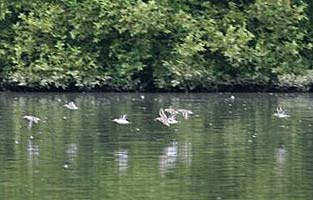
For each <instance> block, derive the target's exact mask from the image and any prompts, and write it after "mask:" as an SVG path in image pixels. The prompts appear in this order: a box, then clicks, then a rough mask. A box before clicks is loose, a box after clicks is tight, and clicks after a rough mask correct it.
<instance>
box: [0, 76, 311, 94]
mask: <svg viewBox="0 0 313 200" xmlns="http://www.w3.org/2000/svg"><path fill="white" fill-rule="evenodd" d="M0 91H13V92H152V93H153V92H195V93H196V92H312V91H313V80H312V79H310V78H308V75H306V76H301V77H300V76H293V75H289V76H288V77H284V78H282V79H281V80H280V82H276V83H271V84H255V83H251V82H241V83H227V82H218V83H210V84H208V85H205V86H203V85H202V86H198V87H194V88H189V89H188V88H183V87H171V88H155V87H154V88H148V87H147V88H144V87H140V86H139V87H137V88H127V89H125V88H121V87H113V86H108V85H105V86H97V87H93V88H90V87H77V86H75V85H70V86H68V87H65V88H56V87H40V86H39V85H37V86H36V85H32V86H27V85H26V86H25V85H24V86H20V85H16V84H15V85H10V84H0Z"/></svg>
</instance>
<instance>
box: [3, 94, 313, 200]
mask: <svg viewBox="0 0 313 200" xmlns="http://www.w3.org/2000/svg"><path fill="white" fill-rule="evenodd" d="M231 95H234V96H235V99H231V98H230V96H231ZM69 101H74V102H75V103H76V104H77V105H78V106H79V109H78V110H69V109H67V108H65V107H64V106H63V105H64V104H65V103H67V102H69ZM278 104H281V105H282V106H283V107H284V108H285V109H286V110H287V111H288V113H289V114H290V117H289V118H287V119H280V118H275V116H273V113H274V112H275V109H276V106H277V105H278ZM169 106H173V107H175V108H186V109H191V110H192V111H193V112H194V113H195V114H194V115H193V116H191V117H190V118H189V119H188V120H184V119H183V118H178V119H179V121H180V123H178V124H175V125H172V126H171V127H166V126H163V125H162V124H161V123H158V122H156V121H154V118H156V117H157V115H158V111H159V109H160V108H166V107H169ZM312 108H313V96H312V95H311V94H228V93H224V94H222V93H221V94H137V93H130V94H129V93H119V94H114V93H66V94H58V93H0V161H1V164H0V180H1V181H0V199H10V200H11V199H12V200H20V199H22V200H25V199H77V200H79V199H112V200H117V199H120V200H130V199H134V200H138V199H155V200H160V199H164V200H166V199H171V200H172V199H181V200H185V199H186V200H187V199H188V200H189V199H197V200H211V199H212V200H215V199H234V200H237V199H238V200H239V199H240V200H242V199H251V200H256V199H277V200H278V199H279V200H286V199H290V200H295V199H301V200H302V199H312V197H313V190H312V188H313V154H312V152H313V131H312V126H313V109H312ZM122 114H127V115H128V118H129V120H130V121H131V122H132V123H131V124H129V125H118V124H116V123H113V122H112V119H114V118H116V117H118V116H120V115H122ZM24 115H35V116H37V117H39V118H40V119H41V121H40V123H39V124H35V125H33V127H32V128H30V129H29V128H28V123H27V121H25V120H24V119H23V118H22V117H23V116H24Z"/></svg>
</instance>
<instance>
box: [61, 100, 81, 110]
mask: <svg viewBox="0 0 313 200" xmlns="http://www.w3.org/2000/svg"><path fill="white" fill-rule="evenodd" d="M64 106H65V107H66V108H68V109H71V110H77V109H78V107H77V106H76V105H75V103H74V102H73V101H71V102H69V103H68V104H65V105H64Z"/></svg>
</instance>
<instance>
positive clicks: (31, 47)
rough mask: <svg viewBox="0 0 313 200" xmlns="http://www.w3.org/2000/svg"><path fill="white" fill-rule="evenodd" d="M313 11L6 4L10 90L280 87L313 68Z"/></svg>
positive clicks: (130, 1) (0, 34) (294, 6)
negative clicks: (287, 80) (17, 88)
mask: <svg viewBox="0 0 313 200" xmlns="http://www.w3.org/2000/svg"><path fill="white" fill-rule="evenodd" d="M312 7H313V5H312V3H311V2H310V1H308V2H307V3H305V2H301V1H299V0H297V1H289V0H277V1H272V0H241V1H239V0H231V1H226V0H224V1H221V0H210V1H200V0H189V1H187V0H180V1H174V0H160V1H153V0H150V1H148V0H146V1H140V0H127V1H125V0H116V1H109V0H82V1H78V0H59V1H54V0H49V1H47V0H45V1H43V0H34V1H28V0H10V1H9V0H4V1H2V2H1V3H0V30H1V31H0V40H1V43H0V77H1V83H2V84H3V85H6V86H22V87H24V86H25V87H30V88H62V89H68V88H73V87H74V88H83V89H92V88H103V89H115V90H145V89H150V90H152V89H158V90H172V89H181V90H196V89H212V88H214V86H215V85H220V84H226V85H227V84H254V85H271V84H275V83H279V81H280V77H285V76H290V75H291V76H297V75H303V74H306V72H307V71H308V70H310V69H311V68H312V61H311V60H312V58H313V56H312V46H313V45H312V42H313V41H312V38H311V36H312V35H313V30H312V28H311V26H312V23H313V22H312V20H313V19H312V18H313V17H312V14H311V13H312V11H313V9H312ZM310 11H311V12H310ZM284 80H285V79H284ZM309 84H311V82H310V83H309Z"/></svg>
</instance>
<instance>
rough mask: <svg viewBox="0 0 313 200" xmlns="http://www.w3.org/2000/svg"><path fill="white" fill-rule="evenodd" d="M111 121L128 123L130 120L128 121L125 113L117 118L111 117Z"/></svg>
mask: <svg viewBox="0 0 313 200" xmlns="http://www.w3.org/2000/svg"><path fill="white" fill-rule="evenodd" d="M113 122H116V123H118V124H129V123H131V122H130V121H128V119H127V116H126V115H122V116H120V117H119V118H116V119H113Z"/></svg>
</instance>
